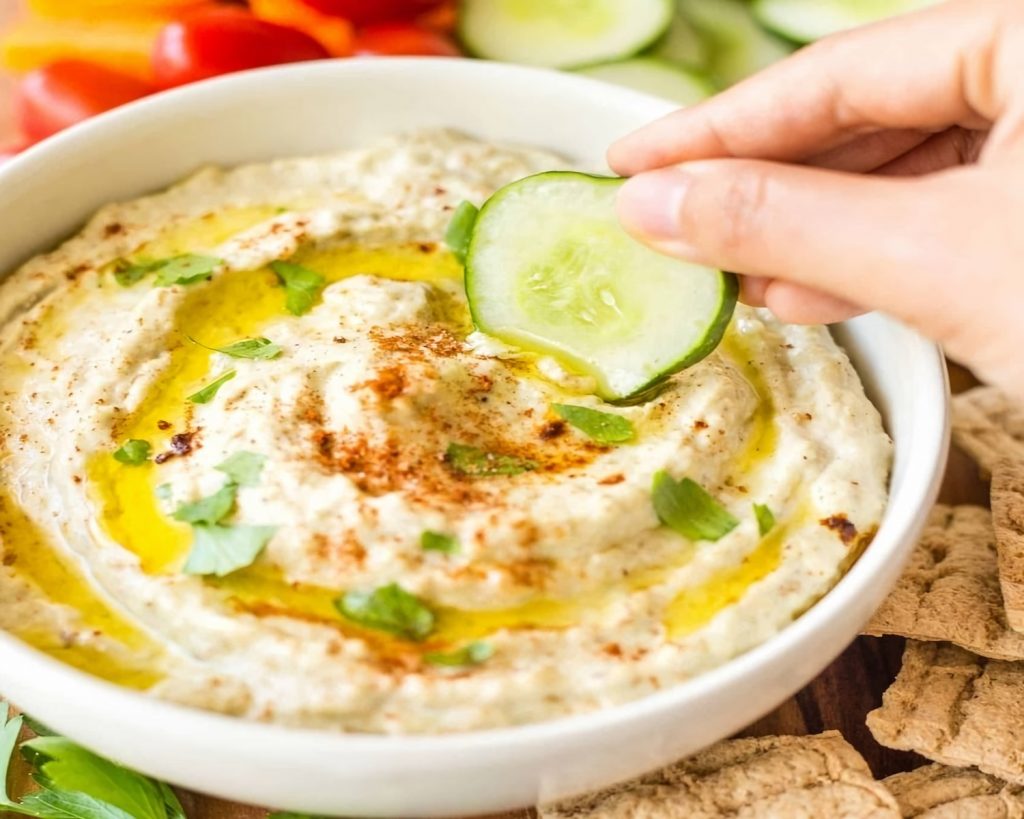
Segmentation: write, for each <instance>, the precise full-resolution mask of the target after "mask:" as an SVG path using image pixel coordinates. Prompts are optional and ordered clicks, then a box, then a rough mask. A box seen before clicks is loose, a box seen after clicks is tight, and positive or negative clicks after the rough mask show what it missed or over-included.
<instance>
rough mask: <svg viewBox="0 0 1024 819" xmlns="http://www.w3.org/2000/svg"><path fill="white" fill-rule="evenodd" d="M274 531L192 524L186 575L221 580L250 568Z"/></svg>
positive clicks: (267, 527) (258, 527)
mask: <svg viewBox="0 0 1024 819" xmlns="http://www.w3.org/2000/svg"><path fill="white" fill-rule="evenodd" d="M276 531H277V528H276V527H274V526H235V525H232V526H222V525H220V524H206V523H201V524H196V525H193V527H192V551H191V552H190V553H189V556H188V560H187V561H186V563H185V568H184V571H185V574H202V575H206V574H214V575H217V577H224V575H227V574H231V573H232V572H236V571H238V570H239V569H244V568H245V567H246V566H251V565H252V563H253V561H254V560H256V558H257V557H259V556H260V552H262V551H263V550H264V548H266V545H267V543H268V542H269V541H270V538H272V537H273V536H274V532H276Z"/></svg>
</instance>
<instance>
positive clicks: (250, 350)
mask: <svg viewBox="0 0 1024 819" xmlns="http://www.w3.org/2000/svg"><path fill="white" fill-rule="evenodd" d="M188 340H189V341H191V342H192V343H193V344H198V345H199V346H200V347H206V349H207V350H213V351H214V352H216V353H224V355H228V356H231V357H232V358H249V359H253V360H255V361H266V360H269V359H271V358H277V357H278V356H279V355H281V347H280V346H279V345H277V344H275V343H274V342H273V341H271V340H270V339H269V338H262V337H260V338H243V339H242V340H241V341H235V342H233V343H231V344H228V345H226V346H224V347H211V346H209V345H208V344H203V342H201V341H197V340H196V339H194V338H192V336H189V337H188Z"/></svg>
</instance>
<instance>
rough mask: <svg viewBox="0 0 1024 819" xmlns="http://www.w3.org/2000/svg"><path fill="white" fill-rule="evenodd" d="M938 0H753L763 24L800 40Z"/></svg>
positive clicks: (806, 41)
mask: <svg viewBox="0 0 1024 819" xmlns="http://www.w3.org/2000/svg"><path fill="white" fill-rule="evenodd" d="M937 1H938V0H754V6H753V9H754V14H755V15H756V16H757V18H758V19H759V20H760V21H761V23H762V24H763V25H764V26H765V27H766V28H769V29H771V30H772V31H776V32H778V33H779V34H781V35H783V36H784V37H788V38H789V39H790V40H795V41H796V42H798V43H810V42H813V41H814V40H820V39H821V38H822V37H827V36H828V35H829V34H835V33H836V32H837V31H843V30H845V29H848V28H856V27H857V26H863V25H867V24H868V23H873V22H875V21H876V20H881V19H884V18H886V17H895V16H896V15H897V14H903V13H905V12H909V11H916V10H917V9H922V8H924V7H925V6H931V5H934V4H935V3H936V2H937Z"/></svg>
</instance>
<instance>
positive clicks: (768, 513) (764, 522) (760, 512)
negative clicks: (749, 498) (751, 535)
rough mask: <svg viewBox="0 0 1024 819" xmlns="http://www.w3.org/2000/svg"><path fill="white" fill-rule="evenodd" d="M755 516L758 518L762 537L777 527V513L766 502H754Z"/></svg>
mask: <svg viewBox="0 0 1024 819" xmlns="http://www.w3.org/2000/svg"><path fill="white" fill-rule="evenodd" d="M754 517H755V518H757V531H758V534H760V535H761V537H764V536H765V535H767V534H768V533H769V532H770V531H771V530H772V529H773V528H774V527H775V515H773V514H772V510H771V509H769V508H768V507H767V506H765V505H764V504H761V503H755V504H754Z"/></svg>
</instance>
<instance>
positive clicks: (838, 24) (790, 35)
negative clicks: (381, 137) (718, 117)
mask: <svg viewBox="0 0 1024 819" xmlns="http://www.w3.org/2000/svg"><path fill="white" fill-rule="evenodd" d="M24 2H25V9H24V13H23V14H22V15H21V17H20V19H18V20H17V21H16V22H15V23H14V24H13V25H11V26H10V27H8V28H7V30H6V31H4V32H3V34H2V37H0V64H2V66H3V67H4V68H6V69H7V70H9V71H11V72H14V73H15V74H17V75H18V76H19V77H20V79H19V81H18V85H17V89H16V92H15V99H14V107H15V111H14V114H15V118H16V121H17V124H18V127H19V130H20V132H21V136H22V138H21V139H20V140H19V141H18V142H17V143H16V144H13V145H7V146H0V162H2V161H4V160H5V159H8V158H10V157H11V156H14V155H15V154H17V153H18V152H19V151H20V150H22V149H24V148H26V147H28V146H29V145H32V144H34V143H35V142H38V141H39V140H42V139H45V138H46V137H48V136H51V135H53V134H55V133H57V132H58V131H61V130H63V129H64V128H67V127H69V126H71V125H74V124H75V123H77V122H81V121H82V120H84V119H87V118H88V117H91V116H94V115H96V114H99V113H102V112H103V111H108V110H110V109H112V108H116V107H117V106H119V105H123V104H125V103H128V102H132V101H134V100H137V99H140V98H142V97H145V96H147V95H149V94H152V93H155V92H156V91H159V90H162V89H165V88H171V87H175V86H180V85H185V84H187V83H191V82H195V81H198V80H203V79H207V78H209V77H215V76H219V75H221V74H228V73H231V72H234V71H242V70H245V69H248V68H258V67H262V66H268V65H279V64H283V63H292V62H299V61H304V60H323V59H347V58H351V57H372V56H380V55H386V56H401V55H414V56H439V57H461V56H465V57H476V58H481V59H492V60H503V61H507V62H515V63H523V64H527V65H538V66H546V67H549V68H558V69H564V70H567V71H574V72H578V73H580V74H582V75H584V76H589V77H593V78H595V79H598V80H603V81H605V82H611V83H616V84H619V85H625V86H629V87H631V88H635V89H638V90H641V91H645V92H647V93H650V94H655V95H657V96H660V97H664V98H665V99H668V100H671V101H673V102H676V103H678V104H680V105H692V104H694V103H696V102H699V101H700V100H701V99H704V98H705V97H707V96H709V95H711V94H713V93H714V92H715V91H717V90H721V89H722V88H725V87H727V86H729V85H732V84H733V83H736V82H738V81H740V80H742V79H743V78H744V77H746V76H748V75H750V74H752V73H755V72H756V71H759V70H760V69H762V68H764V67H765V66H767V65H769V64H771V63H773V62H775V61H777V60H779V59H782V58H783V57H785V56H786V55H787V54H789V53H790V52H792V51H793V50H794V49H795V48H797V47H799V45H801V44H803V43H807V42H811V41H813V40H816V39H819V38H821V37H825V36H828V35H829V34H832V33H834V32H837V31H840V30H843V29H846V28H850V27H853V26H857V25H861V24H864V23H869V22H872V21H874V20H878V19H881V18H884V17H888V16H891V15H895V14H900V13H904V12H908V11H913V10H915V9H918V8H921V7H923V6H926V5H930V4H931V3H933V2H935V0H461V2H460V1H459V0H248V1H247V2H246V1H245V0H24Z"/></svg>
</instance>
